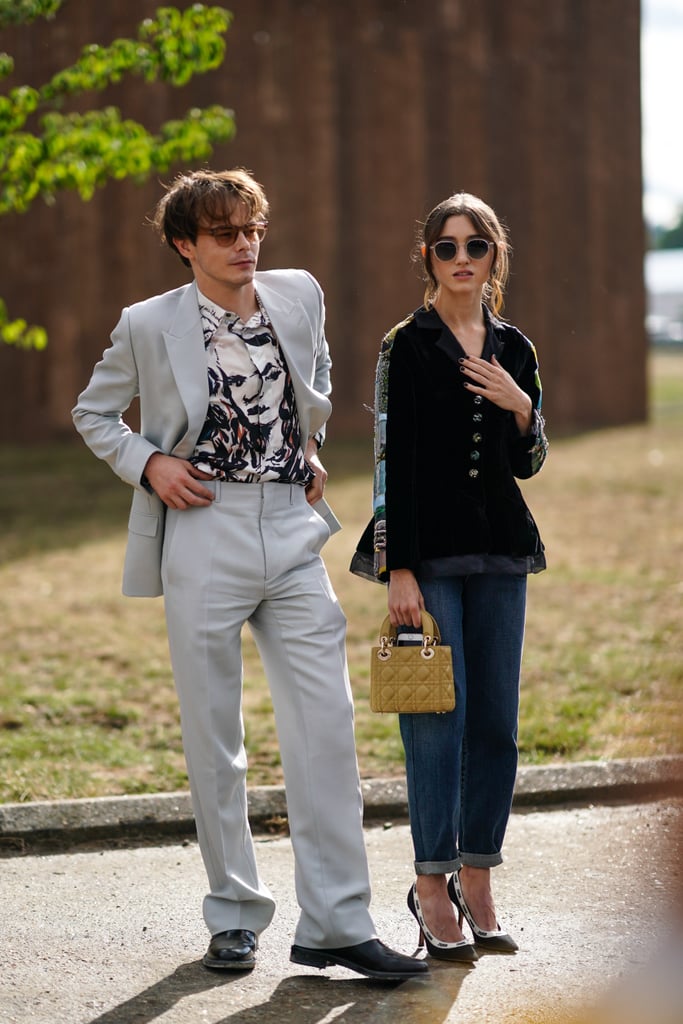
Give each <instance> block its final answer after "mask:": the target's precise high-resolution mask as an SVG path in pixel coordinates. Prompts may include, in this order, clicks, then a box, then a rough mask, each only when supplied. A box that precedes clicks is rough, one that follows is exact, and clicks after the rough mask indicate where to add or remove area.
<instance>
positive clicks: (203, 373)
mask: <svg viewBox="0 0 683 1024" xmlns="http://www.w3.org/2000/svg"><path fill="white" fill-rule="evenodd" d="M163 336H164V342H165V344H166V352H167V354H168V360H169V363H170V364H171V370H172V371H173V376H174V378H175V382H176V387H177V388H178V393H179V395H180V398H181V400H182V402H183V405H184V406H185V409H186V412H187V430H186V431H185V433H184V434H183V436H182V437H181V438H180V439H179V440H178V442H177V444H176V445H175V447H174V449H173V454H174V455H178V456H180V457H181V458H188V457H189V456H190V455H191V454H192V451H193V450H194V446H195V442H196V440H197V437H198V436H199V434H200V431H201V429H202V427H203V426H204V421H205V419H206V410H207V408H208V404H209V383H208V374H207V364H206V353H205V351H204V334H203V332H202V323H201V319H200V316H199V305H198V302H197V289H196V287H195V285H194V283H193V284H190V285H188V286H187V288H186V289H185V290H184V291H183V292H182V294H181V297H180V301H179V302H178V306H177V309H176V313H175V316H174V318H173V322H172V323H171V326H170V328H169V329H168V331H164V332H163Z"/></svg>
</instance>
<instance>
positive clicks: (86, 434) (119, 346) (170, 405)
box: [72, 270, 336, 597]
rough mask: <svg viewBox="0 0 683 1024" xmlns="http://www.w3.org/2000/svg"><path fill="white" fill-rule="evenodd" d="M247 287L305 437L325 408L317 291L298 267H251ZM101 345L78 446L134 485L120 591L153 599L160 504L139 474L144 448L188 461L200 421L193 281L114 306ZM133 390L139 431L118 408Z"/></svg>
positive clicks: (80, 413) (202, 397)
mask: <svg viewBox="0 0 683 1024" xmlns="http://www.w3.org/2000/svg"><path fill="white" fill-rule="evenodd" d="M256 286H257V289H258V293H259V297H260V298H261V301H262V302H263V305H264V307H265V309H266V310H267V312H268V315H269V317H270V319H271V322H272V324H273V328H274V330H275V334H276V336H277V339H278V342H279V343H280V345H281V347H282V351H283V353H284V355H285V358H286V360H287V366H288V367H289V372H290V374H291V377H292V384H293V387H294V395H295V398H296V406H297V411H298V414H299V423H300V427H301V437H302V440H303V441H304V443H305V440H306V439H307V438H308V437H312V436H313V435H316V436H318V437H320V436H321V435H324V427H325V422H326V421H327V419H328V417H329V415H330V412H331V409H332V406H331V403H330V400H329V398H328V397H327V396H328V395H329V393H330V366H331V360H330V355H329V350H328V347H327V342H326V340H325V307H324V301H323V294H322V291H321V289H320V286H319V284H318V282H317V281H316V280H315V279H314V278H313V277H312V276H311V275H310V274H309V273H308V272H307V271H305V270H266V271H259V272H257V274H256ZM111 341H112V344H111V346H110V347H109V348H108V349H107V350H106V351H105V353H104V355H103V357H102V359H101V361H100V362H99V363H98V364H97V365H96V366H95V369H94V370H93V374H92V377H91V379H90V382H89V384H88V386H87V387H86V389H85V391H83V392H82V394H80V395H79V397H78V402H77V404H76V406H75V408H74V409H73V413H72V415H73V418H74V423H75V425H76V429H77V430H78V432H79V433H80V434H81V436H82V437H83V439H84V441H85V443H86V444H87V445H88V447H89V448H90V449H91V450H92V451H93V452H94V453H95V455H97V457H98V458H100V459H104V460H105V462H107V463H108V464H109V465H110V466H111V468H112V469H113V470H114V472H115V473H116V474H117V475H118V476H120V477H121V479H122V480H125V482H126V483H128V484H131V486H132V487H134V488H135V493H134V495H133V503H132V507H131V512H130V518H129V521H128V545H127V548H126V558H125V564H124V570H123V593H124V594H126V595H128V596H129V597H158V596H159V595H160V594H161V593H162V592H163V588H162V583H161V551H162V544H163V537H164V518H165V511H166V506H165V505H164V504H163V502H162V501H161V499H160V498H158V497H157V495H156V494H154V493H153V492H152V491H151V490H148V489H145V486H144V485H143V483H142V476H143V472H144V468H145V465H146V464H147V460H148V459H149V457H150V455H152V454H153V453H154V452H159V451H160V452H164V453H165V454H167V455H176V456H178V457H180V458H183V459H187V458H189V456H190V455H191V454H192V452H193V451H194V447H195V443H196V441H197V438H198V436H199V433H200V431H201V429H202V427H203V426H204V420H205V418H206V413H207V408H208V402H209V389H208V375H207V361H206V353H205V351H204V336H203V332H202V326H201V320H200V315H199V305H198V301H197V289H196V286H195V283H194V282H192V283H191V284H188V285H184V286H183V287H182V288H176V289H175V290H174V291H170V292H166V293H165V294H164V295H156V296H154V297H153V298H151V299H147V300H146V301H144V302H139V303H136V304H135V305H133V306H129V307H127V308H126V309H124V310H123V312H122V314H121V319H120V320H119V322H118V324H117V325H116V327H115V328H114V330H113V332H112V335H111ZM138 395H139V397H140V433H134V432H133V431H132V430H131V429H130V428H129V427H128V426H127V425H126V424H125V423H124V421H123V413H124V412H125V411H126V409H127V408H128V407H129V405H130V404H131V402H132V401H133V399H134V398H135V397H136V396H138ZM316 510H317V511H319V512H320V513H321V514H322V515H323V516H324V517H325V518H328V514H329V520H328V522H329V525H330V526H331V528H332V529H334V523H335V522H336V520H334V516H333V514H331V513H330V512H329V509H328V508H327V507H326V506H325V504H324V503H321V504H320V506H316Z"/></svg>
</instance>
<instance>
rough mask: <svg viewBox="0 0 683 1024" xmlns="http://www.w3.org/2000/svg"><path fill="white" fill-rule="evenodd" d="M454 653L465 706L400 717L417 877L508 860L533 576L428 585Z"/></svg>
mask: <svg viewBox="0 0 683 1024" xmlns="http://www.w3.org/2000/svg"><path fill="white" fill-rule="evenodd" d="M418 582H419V585H420V589H421V591H422V594H423V597H424V601H425V606H426V608H427V611H428V612H430V614H431V615H433V616H434V618H435V619H436V621H437V623H438V625H439V629H440V632H441V641H442V643H443V644H447V645H449V646H450V647H451V649H452V652H453V668H454V672H455V694H456V705H455V709H454V710H453V711H450V712H447V713H446V714H441V715H437V714H420V715H400V716H399V722H400V729H401V738H402V740H403V745H404V748H405V755H406V776H407V786H408V806H409V811H410V827H411V832H412V837H413V846H414V852H415V870H416V872H417V874H446V873H447V872H450V871H456V870H457V869H458V868H459V867H460V866H461V865H462V864H467V865H470V866H472V867H483V868H488V867H494V866H495V865H497V864H500V863H501V862H502V859H503V858H502V855H501V848H502V845H503V839H504V836H505V830H506V828H507V823H508V818H509V816H510V809H511V807H512V794H513V790H514V784H515V775H516V772H517V721H518V714H519V678H520V667H521V660H522V646H523V642H524V617H525V610H526V576H512V575H494V574H491V575H488V574H481V575H472V576H449V577H443V578H434V579H428V580H427V579H419V580H418Z"/></svg>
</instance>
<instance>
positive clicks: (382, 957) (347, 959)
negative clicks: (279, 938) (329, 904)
mask: <svg viewBox="0 0 683 1024" xmlns="http://www.w3.org/2000/svg"><path fill="white" fill-rule="evenodd" d="M289 959H290V960H291V961H292V963H295V964H303V965H304V966H306V967H318V968H320V969H321V970H322V968H324V967H332V966H337V967H348V968H349V970H351V971H357V972H358V974H364V975H365V977H366V978H378V979H379V980H380V981H406V979H407V978H417V977H421V978H423V977H424V976H425V975H426V974H428V973H429V967H428V966H427V964H426V963H425V962H424V960H416V959H415V958H414V957H412V956H404V955H403V953H395V952H394V950H393V949H389V947H388V946H385V945H384V943H383V942H381V941H380V940H379V939H368V941H367V942H361V943H359V945H357V946H341V947H340V948H339V949H309V948H308V947H307V946H292V951H291V953H290V956H289Z"/></svg>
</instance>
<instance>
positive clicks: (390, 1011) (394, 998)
mask: <svg viewBox="0 0 683 1024" xmlns="http://www.w3.org/2000/svg"><path fill="white" fill-rule="evenodd" d="M430 967H431V975H430V976H429V978H428V979H426V980H424V981H423V980H411V981H406V982H395V983H393V982H392V983H387V982H379V981H373V980H371V979H365V978H363V979H355V978H352V979H348V980H335V979H331V978H329V977H327V976H324V975H322V976H320V977H313V976H310V975H303V976H299V977H290V978H284V979H283V980H282V981H281V982H280V983H279V984H278V985H277V987H276V988H275V989H274V990H273V992H272V993H271V995H270V997H269V998H268V1000H267V1001H266V1002H262V1003H259V1004H258V1005H254V1006H250V1007H247V1008H243V1009H238V1010H236V1011H235V1012H234V1013H230V1012H229V1013H228V1014H227V1015H226V1016H225V1017H223V1018H221V1020H219V1021H216V1024H268V1022H275V1021H277V1022H278V1024H319V1022H320V1021H322V1020H325V1021H326V1020H327V1019H328V1018H329V1020H330V1021H332V1020H333V1021H334V1022H335V1024H337V1022H339V1024H367V1022H368V1021H369V1020H372V1022H373V1024H396V1022H397V1021H400V1022H401V1024H441V1022H442V1021H445V1020H446V1018H447V1017H448V1014H449V1013H450V1011H451V1009H452V1008H453V1004H454V1003H455V1001H456V999H457V997H458V993H459V991H460V987H461V985H462V983H463V981H464V979H465V977H466V976H467V974H468V973H469V971H470V970H471V968H469V967H461V966H459V965H458V966H456V965H440V964H434V963H433V962H430ZM256 969H257V970H258V968H256ZM244 978H245V974H244V973H243V972H237V973H235V974H230V973H229V972H225V973H224V974H221V973H219V972H213V971H207V970H205V969H204V968H203V967H202V966H201V962H200V961H195V962H193V963H189V964H183V965H182V966H181V967H178V968H177V969H176V970H175V971H174V972H173V973H172V974H170V975H168V977H166V978H162V979H161V980H160V981H158V982H157V983H156V984H155V985H152V986H150V987H149V988H146V989H144V990H143V991H142V992H140V993H139V994H138V995H136V996H134V997H133V998H132V999H127V1000H126V1001H125V1002H124V1003H120V1004H119V1006H116V1007H114V1008H113V1009H111V1010H108V1011H107V1012H106V1013H103V1014H101V1015H99V1016H97V1017H94V1018H93V1019H92V1020H91V1021H90V1024H132V1022H135V1024H152V1022H153V1021H154V1020H156V1019H157V1018H159V1017H161V1016H163V1015H164V1014H165V1013H167V1012H168V1011H169V1010H170V1009H171V1008H172V1007H173V1006H175V1004H176V1003H178V1002H179V1001H180V1000H181V999H185V1000H191V1003H192V1005H193V1009H194V1010H195V1012H197V1011H198V1010H199V1003H200V1001H201V995H202V993H203V992H208V991H210V990H214V989H216V988H221V987H223V988H225V990H226V999H228V1000H229V999H230V994H229V990H230V986H231V983H235V982H237V981H239V980H244ZM188 1011H189V1012H190V1013H191V1012H192V1011H191V1008H190V1006H188Z"/></svg>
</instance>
